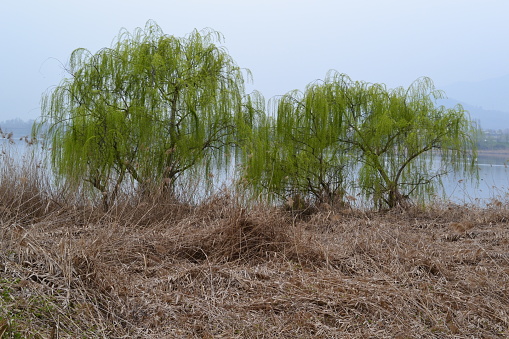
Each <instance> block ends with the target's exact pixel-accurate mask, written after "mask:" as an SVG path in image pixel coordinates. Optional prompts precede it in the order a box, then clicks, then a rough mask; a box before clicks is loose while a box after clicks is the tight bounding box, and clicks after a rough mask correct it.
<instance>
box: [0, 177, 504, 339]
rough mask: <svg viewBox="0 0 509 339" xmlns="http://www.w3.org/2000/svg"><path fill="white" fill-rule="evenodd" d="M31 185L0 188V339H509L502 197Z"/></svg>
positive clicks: (20, 183) (14, 183) (17, 183)
mask: <svg viewBox="0 0 509 339" xmlns="http://www.w3.org/2000/svg"><path fill="white" fill-rule="evenodd" d="M4 178H5V176H4ZM13 180H14V179H13ZM4 182H5V180H4ZM34 182H35V183H37V180H32V179H30V180H28V182H27V180H25V181H23V180H19V178H18V179H16V180H15V181H11V182H10V185H11V186H10V189H11V190H10V191H9V190H8V188H6V186H5V185H1V187H0V188H1V189H2V192H1V193H0V194H1V195H0V196H1V197H2V200H1V210H0V221H1V223H0V239H1V243H0V337H1V338H25V337H27V338H77V337H81V338H95V337H98V338H99V337H102V338H506V337H508V336H509V225H508V220H509V209H508V208H507V206H506V205H505V204H503V203H501V202H495V203H493V204H492V205H490V206H488V207H487V208H484V209H480V208H475V207H469V206H456V205H441V206H427V207H425V208H424V207H414V208H411V209H409V210H397V209H396V210H392V211H389V212H371V211H360V210H351V209H341V210H334V209H330V208H329V209H325V208H324V209H322V210H319V211H314V213H313V214H311V215H306V216H302V215H301V216H299V215H296V214H295V213H290V212H285V211H283V209H281V208H277V207H269V206H263V205H259V206H251V207H249V208H246V207H243V206H241V205H240V204H239V203H238V202H237V201H236V200H235V198H234V197H231V196H229V195H228V194H226V193H223V194H219V195H217V196H214V197H212V198H210V199H209V200H207V201H205V202H204V203H202V204H200V205H198V206H193V205H189V204H184V203H178V202H175V201H165V200H161V199H158V200H157V201H143V202H137V203H136V204H135V203H129V202H128V201H126V202H124V203H119V204H118V206H117V207H116V208H115V209H113V210H111V211H109V212H108V213H105V212H103V211H102V210H101V209H100V208H93V207H86V206H84V205H83V206H82V207H77V206H79V205H78V204H77V203H76V202H75V203H73V204H72V205H66V204H65V203H64V202H62V201H60V202H58V201H57V199H56V198H55V197H53V198H51V199H50V198H47V197H45V195H44V194H42V192H41V191H40V189H39V188H37V187H36V185H35V184H33V183H34ZM31 185H32V186H31ZM13 189H14V191H13ZM13 192H17V193H13Z"/></svg>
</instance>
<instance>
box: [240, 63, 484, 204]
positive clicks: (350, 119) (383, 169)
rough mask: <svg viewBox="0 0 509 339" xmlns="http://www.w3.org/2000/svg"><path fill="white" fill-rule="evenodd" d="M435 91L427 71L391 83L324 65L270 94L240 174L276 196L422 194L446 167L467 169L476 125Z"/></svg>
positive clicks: (391, 200) (334, 199)
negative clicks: (312, 79)
mask: <svg viewBox="0 0 509 339" xmlns="http://www.w3.org/2000/svg"><path fill="white" fill-rule="evenodd" d="M441 95H442V93H441V92H439V91H436V90H435V88H434V86H433V83H432V82H431V80H430V79H428V78H422V79H418V80H417V81H416V82H414V83H413V84H412V85H411V86H410V87H409V88H408V89H404V88H396V89H393V90H390V89H387V88H386V87H385V86H384V85H380V84H370V83H365V82H354V81H352V80H351V79H350V78H348V77H347V76H346V75H343V74H338V73H335V72H330V73H329V74H328V75H327V77H326V79H325V80H324V81H323V82H316V83H313V84H310V85H309V86H308V87H307V88H306V90H305V92H304V93H300V92H297V91H293V92H290V93H288V94H286V95H284V96H282V97H280V98H277V99H275V100H274V101H273V103H274V105H273V107H274V113H273V115H272V116H269V117H268V118H267V119H266V120H265V121H264V123H262V124H261V125H260V126H259V127H258V129H257V133H255V135H254V136H253V141H252V142H251V143H250V147H248V148H247V151H246V153H245V154H246V156H245V161H246V167H245V175H246V177H247V179H248V181H249V182H250V183H251V184H252V186H253V187H254V192H255V193H257V194H260V193H264V194H269V196H270V197H272V198H280V199H281V198H282V199H285V198H289V197H292V196H295V195H296V194H298V196H305V197H307V198H308V199H309V198H311V199H313V200H315V201H317V202H327V203H338V202H339V203H344V200H343V198H344V197H345V194H346V192H347V191H348V190H351V191H352V192H356V191H359V193H361V194H363V195H364V196H365V197H367V198H370V199H372V201H373V203H374V205H376V206H378V207H380V208H381V207H383V206H387V207H389V208H393V207H395V206H397V205H406V204H407V203H408V201H409V200H408V199H409V197H410V196H415V197H417V198H420V199H422V198H426V197H429V196H430V194H431V193H433V190H434V188H435V183H436V182H437V180H438V182H439V183H440V177H441V176H442V175H443V174H445V173H447V172H448V171H450V170H455V171H464V172H467V173H470V174H474V173H475V171H476V167H475V163H474V160H475V156H476V140H475V138H474V137H472V136H475V135H476V129H475V126H474V125H473V124H472V123H471V121H470V120H469V119H468V116H467V113H466V112H465V111H464V110H463V108H462V107H461V106H457V107H455V108H454V109H446V108H444V107H443V106H440V107H438V106H436V103H435V102H436V99H438V98H440V97H441ZM437 164H438V167H437Z"/></svg>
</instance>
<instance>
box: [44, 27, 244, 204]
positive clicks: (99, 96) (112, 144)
mask: <svg viewBox="0 0 509 339" xmlns="http://www.w3.org/2000/svg"><path fill="white" fill-rule="evenodd" d="M221 39H222V36H221V35H220V34H219V33H217V32H215V31H212V30H207V31H203V32H198V31H193V32H192V33H191V34H189V35H188V36H186V37H184V38H178V37H174V36H170V35H166V34H164V33H163V32H162V30H161V29H160V27H158V26H157V25H156V24H155V23H154V22H152V21H149V22H147V25H146V26H145V28H144V29H141V28H138V29H136V30H135V31H134V33H133V34H131V33H129V32H127V31H125V30H123V31H121V33H120V35H119V36H118V37H117V39H116V40H115V41H114V42H113V44H112V46H111V47H110V48H104V49H101V50H99V51H98V52H97V53H95V54H94V53H91V52H90V51H88V50H86V49H76V50H75V51H74V52H73V53H72V55H71V58H70V62H69V69H68V70H67V71H68V73H69V76H70V77H68V78H65V79H64V80H63V81H62V82H61V83H60V84H59V85H58V86H57V87H56V88H54V89H53V90H52V91H50V92H48V93H46V94H45V95H44V96H43V99H42V113H43V115H42V119H41V120H40V121H39V123H38V124H37V125H36V126H35V128H34V133H35V134H37V133H38V129H40V128H41V127H42V126H49V128H48V136H47V140H49V141H50V143H51V160H52V165H53V168H54V170H55V172H56V174H57V175H58V177H60V178H63V179H65V181H66V182H68V183H69V184H71V185H74V186H75V187H79V186H82V187H84V186H83V184H84V183H89V184H91V185H88V187H90V186H91V187H94V188H95V189H97V190H99V191H100V192H102V194H103V196H104V200H103V202H104V205H105V207H106V208H107V207H108V206H109V205H111V203H112V202H113V201H114V200H115V198H116V196H117V194H118V191H119V189H120V187H121V186H122V184H123V183H124V182H126V180H130V181H131V182H134V183H136V186H137V187H138V188H142V189H143V190H145V191H152V190H154V189H155V188H156V187H165V189H167V190H168V191H170V192H174V191H175V185H176V181H177V179H178V178H179V177H180V176H181V175H183V174H191V173H198V172H200V173H202V174H203V173H204V172H207V171H209V170H210V168H211V167H213V166H219V167H220V166H223V165H225V164H227V163H228V162H229V160H228V159H229V157H230V155H231V153H232V152H231V151H230V148H231V146H232V145H234V144H235V138H236V136H237V135H238V134H239V133H240V132H239V129H242V128H243V127H244V126H247V125H246V124H247V123H248V122H249V119H246V118H245V117H244V112H245V111H246V109H245V106H246V104H245V103H244V102H243V100H244V98H245V96H244V75H245V74H246V73H247V76H248V77H249V76H250V74H249V71H243V70H241V69H240V68H239V67H238V66H237V64H236V63H235V62H234V61H233V59H232V58H231V57H230V55H229V54H228V53H227V51H226V50H225V49H224V48H223V47H221V46H218V45H216V43H217V42H221ZM161 185H162V186H161ZM85 186H87V185H85Z"/></svg>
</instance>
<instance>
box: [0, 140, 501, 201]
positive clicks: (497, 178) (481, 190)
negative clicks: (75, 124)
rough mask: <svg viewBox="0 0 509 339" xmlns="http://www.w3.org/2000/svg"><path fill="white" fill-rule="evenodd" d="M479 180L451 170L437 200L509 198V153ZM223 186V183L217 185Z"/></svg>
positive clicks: (4, 148) (17, 150)
mask: <svg viewBox="0 0 509 339" xmlns="http://www.w3.org/2000/svg"><path fill="white" fill-rule="evenodd" d="M27 149H28V147H27V146H26V144H25V142H20V141H16V142H15V143H14V144H11V143H9V142H8V140H5V139H0V162H3V161H4V159H6V158H5V154H10V156H11V157H12V158H14V159H15V160H16V161H20V160H21V159H23V158H24V157H25V158H26V157H27ZM477 163H478V168H479V181H478V183H476V182H475V181H474V182H473V181H471V180H469V179H467V178H465V177H462V176H461V175H458V174H455V173H451V174H449V175H447V176H445V177H444V178H443V184H444V192H441V190H437V191H438V192H437V193H438V196H437V199H440V200H448V201H451V202H454V203H458V204H474V205H478V206H485V205H486V204H489V203H490V202H492V201H493V200H494V199H496V200H500V201H507V200H509V155H507V156H504V155H483V154H481V155H479V157H478V161H477ZM217 186H218V187H219V186H221V185H220V184H218V185H217Z"/></svg>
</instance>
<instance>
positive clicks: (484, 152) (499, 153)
mask: <svg viewBox="0 0 509 339" xmlns="http://www.w3.org/2000/svg"><path fill="white" fill-rule="evenodd" d="M477 155H489V156H498V157H508V158H509V150H487V149H486V150H477Z"/></svg>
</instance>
